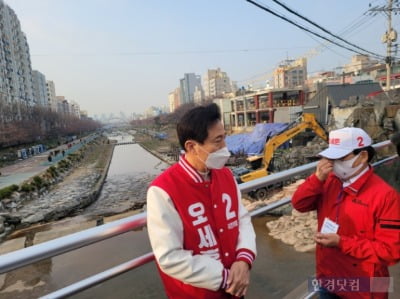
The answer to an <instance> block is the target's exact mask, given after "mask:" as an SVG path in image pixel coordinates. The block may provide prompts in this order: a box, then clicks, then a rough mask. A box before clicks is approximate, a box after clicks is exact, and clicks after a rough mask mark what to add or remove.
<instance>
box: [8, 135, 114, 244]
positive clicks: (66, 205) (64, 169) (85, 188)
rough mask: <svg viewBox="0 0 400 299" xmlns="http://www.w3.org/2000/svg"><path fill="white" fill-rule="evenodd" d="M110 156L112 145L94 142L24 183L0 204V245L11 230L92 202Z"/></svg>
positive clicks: (102, 140) (61, 215) (51, 217)
mask: <svg viewBox="0 0 400 299" xmlns="http://www.w3.org/2000/svg"><path fill="white" fill-rule="evenodd" d="M112 152H113V145H112V144H109V143H108V142H107V140H106V139H104V138H97V139H95V140H94V141H92V142H90V143H89V144H86V145H85V146H84V147H82V149H80V150H79V151H78V152H77V153H74V154H71V155H69V156H67V157H66V158H65V159H64V160H62V161H60V162H58V163H57V165H55V166H52V167H50V168H49V169H48V170H46V171H45V172H43V173H42V174H40V175H38V176H36V177H35V178H33V179H31V180H30V181H28V182H24V183H23V184H22V186H20V187H19V191H18V192H14V193H13V194H12V195H11V196H10V197H9V198H6V199H3V200H2V201H1V206H0V209H1V212H0V241H3V240H4V239H5V237H6V236H7V235H9V234H10V233H11V232H12V231H14V230H15V229H20V228H24V227H28V226H30V225H32V224H35V223H42V222H47V221H52V220H57V219H61V218H64V217H66V216H68V215H71V214H73V213H76V212H78V211H79V210H81V209H82V208H84V207H86V206H88V205H90V204H91V203H92V202H94V201H95V200H96V199H97V197H98V195H99V193H100V191H101V187H102V184H103V181H104V179H105V176H106V174H107V170H108V166H109V163H110V161H111V157H112ZM39 183H40V184H39ZM22 190H24V191H22Z"/></svg>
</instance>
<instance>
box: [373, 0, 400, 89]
mask: <svg viewBox="0 0 400 299" xmlns="http://www.w3.org/2000/svg"><path fill="white" fill-rule="evenodd" d="M394 2H395V7H393V0H388V3H387V5H386V6H385V5H383V6H374V7H372V8H371V9H369V12H371V13H372V12H374V13H373V15H375V14H376V12H384V13H385V14H386V17H387V20H388V29H387V31H386V32H385V34H384V35H383V36H382V42H383V43H386V58H385V63H386V91H389V90H390V87H391V71H392V65H393V57H392V45H393V44H394V42H395V41H396V40H397V32H396V30H394V29H393V28H392V12H393V11H395V12H396V14H397V12H398V11H399V10H400V8H399V7H398V0H394Z"/></svg>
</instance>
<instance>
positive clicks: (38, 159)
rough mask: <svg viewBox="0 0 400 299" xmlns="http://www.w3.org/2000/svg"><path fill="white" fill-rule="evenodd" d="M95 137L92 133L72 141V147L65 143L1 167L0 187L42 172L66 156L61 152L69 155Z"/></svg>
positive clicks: (20, 181)
mask: <svg viewBox="0 0 400 299" xmlns="http://www.w3.org/2000/svg"><path fill="white" fill-rule="evenodd" d="M94 138H95V136H94V135H90V136H89V137H86V138H84V139H82V142H80V141H79V140H78V141H75V144H73V143H72V142H71V144H73V145H72V146H71V147H70V148H68V146H67V145H66V144H63V145H60V146H58V147H56V148H53V149H51V150H48V151H46V152H44V153H41V154H39V155H36V156H32V157H30V158H28V159H25V160H19V161H17V162H16V163H14V164H12V165H8V166H5V167H3V168H0V173H1V175H0V189H1V188H4V187H7V186H10V185H12V184H16V185H19V184H21V183H22V182H24V181H26V180H28V179H30V178H32V177H34V176H35V175H38V174H40V173H41V172H43V171H45V170H46V169H47V168H49V167H50V166H52V165H54V164H56V163H57V162H58V161H60V160H62V159H63V158H64V156H63V155H62V153H61V152H62V151H63V150H64V151H65V157H67V156H68V154H71V153H73V152H75V151H77V150H79V149H80V148H81V147H82V146H83V145H84V144H86V143H87V142H90V141H92V140H93V139H94ZM56 150H59V151H60V153H59V154H57V155H56V156H52V161H51V162H49V161H48V160H47V157H48V156H49V155H50V152H54V151H56Z"/></svg>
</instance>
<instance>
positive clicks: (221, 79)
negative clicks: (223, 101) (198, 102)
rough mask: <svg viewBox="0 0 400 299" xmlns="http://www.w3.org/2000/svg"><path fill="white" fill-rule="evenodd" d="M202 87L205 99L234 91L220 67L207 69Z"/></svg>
mask: <svg viewBox="0 0 400 299" xmlns="http://www.w3.org/2000/svg"><path fill="white" fill-rule="evenodd" d="M203 78H204V79H203V89H204V95H205V99H206V100H210V99H215V98H220V97H223V96H224V95H225V94H228V93H231V92H234V90H233V87H232V83H231V80H230V79H229V77H228V75H227V74H226V72H223V71H221V69H220V68H217V69H209V70H207V73H206V74H205V75H204V77H203Z"/></svg>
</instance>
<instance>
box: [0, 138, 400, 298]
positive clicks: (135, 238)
mask: <svg viewBox="0 0 400 299" xmlns="http://www.w3.org/2000/svg"><path fill="white" fill-rule="evenodd" d="M166 167H167V165H166V164H164V163H163V162H160V160H158V159H157V158H155V157H154V156H153V155H151V154H150V153H148V152H147V151H146V150H144V149H143V148H141V147H140V146H139V145H137V144H129V145H121V146H116V147H115V151H114V155H113V158H112V162H111V165H110V169H109V173H108V178H107V181H106V182H105V185H104V187H105V188H108V187H110V188H112V186H113V185H114V184H115V183H116V180H117V181H118V180H120V181H126V180H134V181H135V180H136V181H140V182H143V179H144V178H152V177H154V176H155V175H157V174H158V173H160V172H161V171H162V170H163V169H165V168H166ZM107 184H110V186H107ZM142 184H143V183H142ZM123 186H125V185H123ZM124 188H127V189H129V188H130V185H129V184H128V185H126V186H125V187H121V188H120V189H121V190H118V191H117V190H116V191H115V192H123V191H124V190H125V189H124ZM125 191H129V190H125ZM102 196H103V197H102ZM102 201H104V203H103V204H102ZM106 202H107V198H106V197H104V195H100V198H99V202H98V203H96V205H97V206H94V207H89V208H88V209H87V210H86V212H85V213H87V214H93V213H95V212H96V211H97V212H99V211H100V210H101V209H102V208H104V207H105V206H107V205H106ZM85 213H84V214H85ZM82 219H85V218H84V216H77V217H75V219H74V218H73V219H70V220H69V222H67V223H75V222H77V221H79V222H81V221H82ZM273 219H276V218H275V217H272V216H262V217H255V218H253V224H254V227H255V230H256V234H257V250H258V256H257V259H256V261H255V264H254V267H253V269H252V276H251V285H250V288H249V291H248V294H247V296H246V298H257V299H258V298H283V297H285V295H287V294H288V293H290V292H291V291H292V290H293V289H295V288H296V287H297V286H299V285H300V284H301V283H303V282H305V281H306V280H307V279H308V278H311V277H312V276H313V274H314V267H315V264H314V253H299V252H296V251H295V250H294V249H293V247H291V246H288V245H285V244H284V243H282V242H281V241H280V240H276V239H273V238H272V237H270V236H269V235H268V229H267V228H266V226H265V223H266V222H267V221H270V220H273ZM64 223H65V222H64ZM82 223H84V222H82ZM66 225H68V224H66ZM82 226H84V224H82ZM53 227H54V229H57V224H56V223H54V224H53ZM150 251H151V247H150V244H149V241H148V237H147V231H146V228H142V229H139V230H137V231H132V232H129V233H126V234H123V235H120V236H117V237H114V238H112V239H109V240H106V241H103V242H100V243H97V244H93V245H90V246H88V247H84V248H81V249H78V250H75V251H72V252H69V253H66V254H63V255H61V256H57V257H54V258H52V259H48V260H45V261H42V262H39V263H36V264H34V265H31V266H27V267H24V268H21V269H18V270H15V271H12V272H9V273H7V274H5V275H1V276H0V283H2V285H3V287H2V288H1V289H0V298H13V299H19V298H37V297H40V296H42V295H45V294H47V293H50V292H52V291H55V290H57V289H59V288H62V287H64V286H67V285H68V284H72V283H74V282H76V281H79V280H81V279H83V278H86V277H88V276H90V275H93V274H96V273H98V272H101V271H104V270H106V269H108V268H110V267H113V266H115V265H118V264H121V263H123V262H126V261H127V260H130V259H132V258H135V257H138V256H140V255H143V254H145V253H148V252H150ZM399 268H400V267H398V266H396V268H395V270H394V275H395V276H396V277H399V276H400V275H399V274H400V269H399ZM72 298H77V299H83V298H87V299H89V298H154V299H156V298H157V299H158V298H166V297H165V295H164V291H163V288H162V284H161V281H160V279H159V276H158V273H157V269H156V267H155V264H154V262H151V263H149V264H146V265H144V266H142V267H140V268H138V269H135V270H133V271H130V272H127V273H125V274H123V275H120V276H118V277H116V278H114V279H111V280H109V281H107V282H104V283H102V284H100V285H98V286H96V287H94V288H91V289H89V290H86V291H84V292H82V293H80V294H77V295H74V296H73V297H72ZM392 298H395V297H392Z"/></svg>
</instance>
